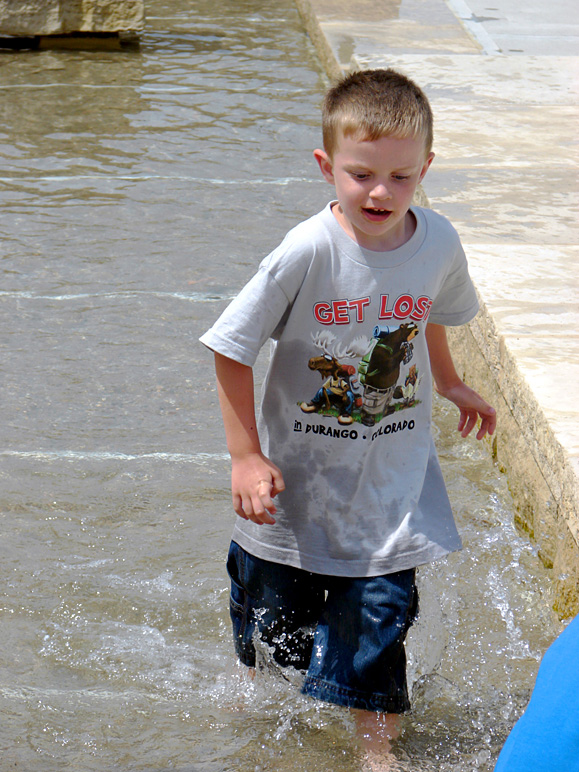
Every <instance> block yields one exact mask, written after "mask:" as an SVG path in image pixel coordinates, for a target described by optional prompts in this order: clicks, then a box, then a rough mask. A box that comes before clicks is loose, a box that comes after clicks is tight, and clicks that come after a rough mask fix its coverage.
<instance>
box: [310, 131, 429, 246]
mask: <svg viewBox="0 0 579 772" xmlns="http://www.w3.org/2000/svg"><path fill="white" fill-rule="evenodd" d="M314 156H315V158H316V160H317V162H318V164H319V165H320V169H321V171H322V174H323V175H324V177H325V178H326V180H327V181H328V182H330V183H332V184H333V185H334V186H335V188H336V196H337V198H338V202H339V205H338V206H336V207H334V214H335V216H336V219H337V220H338V222H339V223H340V225H341V226H342V228H343V229H344V230H345V231H346V233H347V234H348V235H349V236H350V237H351V238H353V239H354V240H355V241H357V242H358V244H360V246H361V247H365V248H366V249H371V250H374V251H378V252H383V251H388V250H392V249H397V248H398V247H400V246H402V244H405V243H406V242H407V241H408V239H409V238H410V237H411V236H412V234H413V233H414V229H415V227H416V225H415V221H414V217H413V216H412V215H411V214H409V212H408V209H409V207H410V204H411V202H412V197H413V195H414V191H415V190H416V187H417V186H418V183H419V182H420V181H421V180H422V179H423V177H424V175H425V174H426V172H427V171H428V167H429V166H430V164H431V162H432V159H433V158H434V153H429V154H428V155H427V154H426V150H425V147H424V141H423V140H422V139H413V138H406V139H396V138H394V137H381V138H380V139H376V140H360V139H356V138H355V137H353V136H348V137H344V136H343V135H342V136H340V138H339V141H338V143H337V145H336V150H335V152H334V155H333V157H332V158H330V157H329V156H328V154H327V153H326V152H325V151H324V150H315V151H314Z"/></svg>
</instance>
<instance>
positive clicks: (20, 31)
mask: <svg viewBox="0 0 579 772" xmlns="http://www.w3.org/2000/svg"><path fill="white" fill-rule="evenodd" d="M144 21H145V7H144V0H0V35H10V36H14V37H35V36H40V35H70V34H74V33H77V32H82V33H93V34H103V33H118V32H139V31H141V30H142V29H143V27H144Z"/></svg>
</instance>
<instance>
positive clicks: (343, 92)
mask: <svg viewBox="0 0 579 772" xmlns="http://www.w3.org/2000/svg"><path fill="white" fill-rule="evenodd" d="M432 124H433V119H432V110H431V109H430V104H429V102H428V99H427V98H426V95H425V94H424V92H423V91H422V90H421V89H420V88H419V87H418V86H417V85H416V83H414V82H413V81H411V80H410V78H407V77H406V76H405V75H402V74H401V73H399V72H396V70H392V69H387V70H381V69H380V70H362V71H360V72H353V73H351V74H350V75H347V76H346V77H345V78H343V79H342V80H340V81H339V82H338V83H337V84H336V85H335V86H333V87H332V88H330V90H329V91H328V93H327V94H326V96H325V99H324V101H323V104H322V133H323V140H324V150H325V151H326V153H327V154H328V155H329V156H330V158H331V157H332V156H333V153H334V151H335V149H336V145H337V143H338V139H339V137H340V134H341V135H343V136H345V137H348V136H355V137H359V138H360V139H362V140H364V141H366V140H369V141H372V140H376V139H380V138H381V137H385V136H391V137H395V138H397V139H406V138H409V137H411V138H413V139H414V138H417V137H420V138H423V139H424V144H425V148H426V155H428V153H430V151H431V149H432V140H433V128H432Z"/></svg>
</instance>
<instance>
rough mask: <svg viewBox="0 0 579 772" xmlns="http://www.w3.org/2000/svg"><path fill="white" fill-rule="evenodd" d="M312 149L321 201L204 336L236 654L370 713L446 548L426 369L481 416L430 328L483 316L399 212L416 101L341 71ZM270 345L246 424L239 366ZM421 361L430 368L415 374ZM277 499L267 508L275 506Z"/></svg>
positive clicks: (391, 688) (401, 704)
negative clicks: (323, 191) (420, 588)
mask: <svg viewBox="0 0 579 772" xmlns="http://www.w3.org/2000/svg"><path fill="white" fill-rule="evenodd" d="M323 142H324V149H323V150H321V149H318V150H315V151H314V156H315V158H316V160H317V162H318V164H319V167H320V170H321V172H322V174H323V176H324V177H325V179H326V180H327V181H328V182H329V183H330V184H332V185H333V186H334V187H335V190H336V198H337V200H336V201H332V202H331V203H330V204H329V205H328V206H327V207H326V208H325V209H324V210H323V211H322V212H321V213H319V214H317V215H315V216H314V217H312V218H310V219H309V220H307V221H305V222H303V223H301V224H300V225H298V226H297V227H296V228H294V229H293V230H291V231H290V232H289V233H288V234H287V236H286V238H285V239H284V241H283V242H282V244H281V245H280V246H279V247H278V248H277V249H276V250H274V251H273V252H272V253H271V255H269V257H267V258H266V259H265V260H264V261H263V262H262V264H261V266H260V268H259V271H258V273H257V274H256V276H255V277H254V278H253V279H252V280H251V281H250V282H249V284H247V285H246V287H245V288H244V289H243V290H242V292H241V293H240V295H239V296H238V297H237V298H236V299H235V300H234V301H233V302H232V304H231V305H230V306H229V308H228V309H227V310H226V311H225V312H224V314H223V315H222V316H221V317H220V319H219V320H218V321H217V323H216V324H215V325H214V326H213V328H212V329H211V330H209V331H208V332H207V333H205V335H204V336H203V337H202V338H201V340H202V342H203V343H205V345H207V346H208V347H209V348H211V349H212V350H213V351H214V352H215V361H216V371H217V382H218V391H219V397H220V404H221V408H222V413H223V419H224V424H225V430H226V437H227V443H228V448H229V451H230V454H231V460H232V493H233V507H234V509H235V511H236V513H237V514H238V515H239V519H238V521H237V524H236V526H235V530H234V533H233V541H232V544H231V549H230V554H229V559H228V571H229V574H230V577H231V586H232V594H231V616H232V620H233V628H234V636H235V643H236V650H237V654H238V656H239V658H240V660H241V661H242V662H243V663H244V664H245V665H247V666H249V667H251V668H253V667H255V648H254V640H255V635H256V634H258V635H259V637H260V638H261V639H262V640H264V641H265V642H266V643H267V644H268V645H269V646H270V647H271V648H272V651H273V656H274V658H275V659H276V661H277V662H279V663H280V664H281V665H282V666H286V665H294V666H295V667H297V668H298V669H301V670H304V671H306V675H305V682H304V685H303V692H304V693H305V694H308V695H310V696H312V697H316V698H319V699H322V700H326V701H329V702H333V703H335V704H338V705H343V706H347V707H350V708H354V709H357V715H358V717H359V720H360V722H361V724H362V725H363V726H370V725H371V724H372V723H373V716H378V715H381V716H382V718H381V722H382V725H383V726H384V727H385V728H386V731H387V733H388V734H389V735H393V734H395V731H396V715H397V714H400V713H402V712H404V711H406V710H408V708H409V702H408V695H407V686H406V672H405V670H406V667H405V665H406V660H405V653H404V639H405V637H406V633H407V630H408V628H409V627H410V625H411V623H412V621H413V618H414V616H415V614H416V612H417V593H416V588H415V581H414V580H415V569H416V567H417V566H418V565H420V564H423V563H426V562H430V561H433V560H436V559H438V558H440V557H442V556H443V555H445V554H447V553H448V552H450V551H452V550H456V549H459V548H460V546H461V545H460V538H459V536H458V533H457V531H456V528H455V525H454V521H453V517H452V513H451V510H450V505H449V501H448V497H447V495H446V490H445V487H444V482H443V480H442V475H441V472H440V467H439V464H438V460H437V457H436V451H435V449H434V444H433V441H432V438H431V433H430V412H431V372H432V374H433V376H434V379H435V382H436V387H437V390H438V391H439V392H440V393H441V394H442V395H444V396H445V397H447V398H448V399H450V400H451V401H452V402H454V403H455V404H456V405H457V406H458V407H459V409H460V420H459V425H458V429H459V431H460V432H461V434H462V436H463V437H466V436H467V435H468V434H469V433H470V431H471V430H472V429H473V427H474V426H475V424H476V422H477V420H478V419H479V418H480V419H481V426H480V428H479V431H478V434H477V438H478V439H482V437H483V436H484V435H485V434H486V433H487V432H488V433H489V434H492V433H493V431H494V428H495V411H494V410H493V408H492V407H490V405H488V404H487V403H486V402H485V401H484V400H483V399H482V398H481V397H479V395H478V394H476V392H474V391H472V390H471V389H470V388H469V387H467V386H466V385H465V384H464V383H462V381H461V380H460V379H459V377H458V376H457V374H456V371H455V369H454V367H453V364H452V359H451V355H450V352H449V348H448V345H447V342H446V334H445V329H444V326H443V325H447V324H449V325H458V324H464V323H466V322H468V321H470V320H471V319H472V318H473V317H474V315H475V314H476V312H477V310H478V304H477V299H476V295H475V291H474V288H473V286H472V283H471V281H470V278H469V275H468V269H467V265H466V259H465V256H464V253H463V251H462V248H461V245H460V242H459V239H458V236H457V234H456V232H455V231H454V229H453V228H452V226H450V225H449V223H448V222H447V221H446V220H445V219H444V218H443V217H441V216H440V215H437V214H435V213H434V212H432V211H431V210H424V209H421V208H419V207H414V206H411V201H412V197H413V195H414V192H415V190H416V188H417V186H418V184H419V183H420V182H421V180H422V179H423V178H424V175H425V174H426V172H427V170H428V168H429V166H430V164H431V162H432V159H433V157H434V154H433V153H432V151H431V146H432V114H431V110H430V106H429V104H428V101H427V99H426V97H425V96H424V94H423V93H422V91H421V90H420V89H419V88H418V87H417V86H416V85H415V84H414V83H413V82H412V81H410V80H408V79H407V78H406V77H404V76H403V75H401V74H399V73H397V72H395V71H393V70H370V71H365V72H356V73H353V74H351V75H349V76H348V77H346V78H345V79H344V80H343V81H341V82H340V83H338V84H337V85H336V86H334V87H333V88H332V89H330V91H329V92H328V94H327V95H326V98H325V101H324V105H323ZM268 338H272V356H271V362H270V366H269V370H268V374H267V377H266V380H265V383H264V387H263V398H262V405H261V415H260V420H259V425H257V424H256V420H255V414H254V401H253V376H252V369H251V367H252V365H253V364H254V362H255V359H256V357H257V353H258V351H259V349H260V348H261V346H262V345H263V343H264V342H265V341H266V340H267V339H268ZM429 359H430V362H429ZM276 497H277V498H278V504H277V505H276V503H274V499H275V498H276Z"/></svg>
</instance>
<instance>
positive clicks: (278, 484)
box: [270, 472, 285, 499]
mask: <svg viewBox="0 0 579 772" xmlns="http://www.w3.org/2000/svg"><path fill="white" fill-rule="evenodd" d="M272 478H273V485H272V488H271V494H270V495H271V497H272V499H273V498H275V497H276V496H277V494H278V493H282V492H283V491H285V482H284V481H283V477H282V475H281V472H273V473H272Z"/></svg>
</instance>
